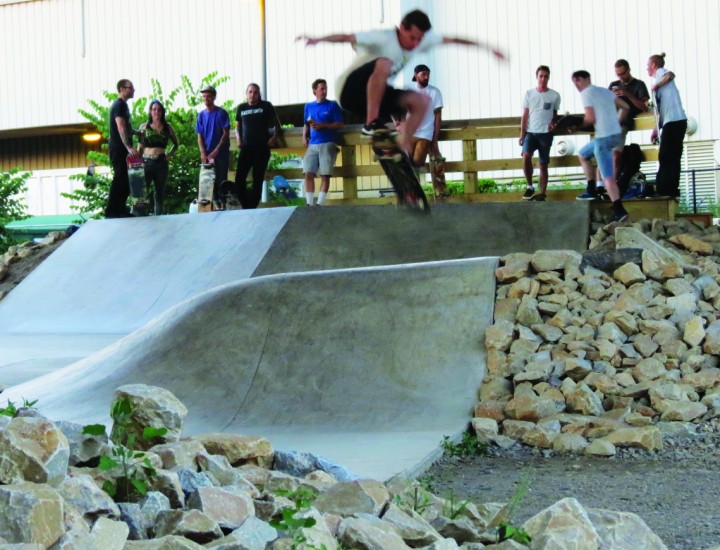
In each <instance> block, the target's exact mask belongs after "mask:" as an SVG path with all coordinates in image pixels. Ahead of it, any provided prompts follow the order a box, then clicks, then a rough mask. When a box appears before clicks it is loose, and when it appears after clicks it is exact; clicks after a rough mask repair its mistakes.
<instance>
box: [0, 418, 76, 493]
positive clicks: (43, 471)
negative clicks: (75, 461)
mask: <svg viewBox="0 0 720 550" xmlns="http://www.w3.org/2000/svg"><path fill="white" fill-rule="evenodd" d="M69 460H70V445H69V444H68V440H67V438H66V437H65V435H64V434H63V433H62V432H61V431H60V430H59V429H58V428H57V426H55V425H54V424H53V423H52V422H50V421H49V420H45V419H44V418H33V417H17V418H13V419H12V420H11V421H10V423H9V424H8V425H7V426H6V427H5V428H4V429H3V430H0V483H3V484H11V483H21V482H23V481H32V482H34V483H47V484H48V485H51V486H57V485H58V484H59V483H60V482H61V481H62V480H63V479H64V478H65V475H66V473H67V469H68V464H69Z"/></svg>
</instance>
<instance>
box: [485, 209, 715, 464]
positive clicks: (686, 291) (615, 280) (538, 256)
mask: <svg viewBox="0 0 720 550" xmlns="http://www.w3.org/2000/svg"><path fill="white" fill-rule="evenodd" d="M718 252H720V232H719V231H718V227H715V226H712V227H709V228H702V227H699V226H697V225H695V224H692V223H689V222H686V221H681V222H668V221H662V220H654V221H652V222H651V221H647V220H643V221H641V222H638V223H636V224H634V225H633V226H632V227H617V226H616V225H614V224H613V225H611V226H607V227H604V228H601V229H600V230H599V231H598V232H597V233H596V234H595V235H594V236H593V238H592V241H591V250H590V251H588V253H586V254H585V255H581V254H579V253H576V252H574V251H568V250H560V251H557V250H545V251H538V252H536V253H534V254H509V255H507V256H505V257H504V258H502V259H501V266H500V267H499V268H498V269H497V271H496V280H497V283H498V286H497V295H496V303H495V317H494V324H493V325H492V326H491V327H489V328H488V330H487V332H486V338H485V345H486V347H487V353H488V356H487V371H488V372H487V376H486V379H485V380H484V382H483V385H482V387H481V388H480V390H479V398H480V401H479V403H478V404H477V406H476V409H475V418H474V419H473V426H474V429H475V431H476V433H477V435H478V439H479V440H481V441H484V442H489V443H491V444H496V445H499V446H501V447H511V446H513V445H516V444H517V442H518V441H519V442H522V443H524V444H525V445H530V446H532V447H537V448H541V449H551V450H552V452H557V453H573V454H580V453H584V454H586V455H594V456H613V455H615V454H616V452H617V449H618V448H635V449H643V450H645V451H658V450H660V449H662V448H663V440H664V439H669V438H683V437H693V435H694V434H696V433H697V432H698V431H699V429H707V428H708V426H717V420H716V419H717V418H718V417H720V368H718V354H720V320H719V319H720V284H718V283H720V265H719V263H720V258H719V257H718V255H717V254H718ZM588 263H592V264H594V265H597V266H599V267H601V268H603V269H598V268H597V267H592V266H590V265H588ZM545 452H548V451H545Z"/></svg>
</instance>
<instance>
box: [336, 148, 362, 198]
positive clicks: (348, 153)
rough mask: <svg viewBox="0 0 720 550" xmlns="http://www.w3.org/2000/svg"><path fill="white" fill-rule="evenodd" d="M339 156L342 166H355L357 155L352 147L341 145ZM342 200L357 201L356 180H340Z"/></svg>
mask: <svg viewBox="0 0 720 550" xmlns="http://www.w3.org/2000/svg"><path fill="white" fill-rule="evenodd" d="M340 155H341V158H342V165H343V166H357V153H356V147H355V146H354V145H342V146H341V147H340ZM342 186H343V188H342V190H343V199H357V196H358V193H357V178H356V177H344V178H342Z"/></svg>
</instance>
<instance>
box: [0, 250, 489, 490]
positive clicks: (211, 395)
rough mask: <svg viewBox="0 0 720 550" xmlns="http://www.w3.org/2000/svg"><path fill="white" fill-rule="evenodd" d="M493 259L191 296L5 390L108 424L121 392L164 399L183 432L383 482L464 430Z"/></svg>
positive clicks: (334, 274) (273, 280)
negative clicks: (138, 388) (250, 444)
mask: <svg viewBox="0 0 720 550" xmlns="http://www.w3.org/2000/svg"><path fill="white" fill-rule="evenodd" d="M496 265H497V260H496V259H495V258H482V259H469V260H458V261H448V262H433V263H426V264H410V265H402V266H395V267H378V268H364V269H363V268H361V269H351V270H338V271H326V272H309V273H299V274H286V275H275V276H267V277H259V278H255V279H250V280H245V281H241V282H236V283H232V284H228V285H224V286H221V287H217V288H215V289H213V290H210V291H208V292H206V293H203V294H200V295H198V296H195V297H193V298H191V299H189V300H187V301H185V302H183V303H181V304H179V305H177V306H175V307H173V308H171V309H170V310H168V311H166V312H165V313H164V314H161V315H160V316H158V317H156V318H155V319H154V320H153V321H151V322H150V323H148V324H147V325H145V326H144V327H142V328H140V329H139V330H137V331H135V332H133V333H132V334H130V335H128V336H126V337H125V338H123V339H121V340H120V341H118V342H116V343H114V344H112V345H110V346H109V347H107V348H105V349H104V350H102V351H101V352H99V353H96V354H94V355H92V356H90V357H88V358H86V359H83V360H81V361H79V362H77V363H75V364H73V365H71V366H69V367H67V368H64V369H61V370H59V371H56V372H53V373H50V374H48V375H46V376H44V377H41V378H37V379H34V380H32V381H30V382H27V383H25V384H21V385H19V386H15V387H12V388H10V389H9V390H7V391H6V393H5V394H3V397H5V398H9V399H13V400H20V399H21V398H22V397H27V398H30V399H37V400H38V405H37V406H38V407H39V409H40V412H41V413H42V414H45V415H47V416H48V417H50V418H53V419H66V420H72V421H77V422H82V423H91V422H108V421H109V419H108V410H109V405H110V401H111V399H112V395H113V392H114V390H115V389H116V388H117V387H118V386H120V385H122V384H126V383H145V384H153V385H158V386H162V387H165V388H167V389H168V390H170V391H171V392H173V393H174V394H175V395H176V396H177V397H178V398H179V399H180V400H181V401H182V402H183V403H184V404H185V405H186V406H187V407H188V409H189V413H188V416H187V418H186V422H185V428H186V429H185V433H187V434H193V433H200V432H212V431H226V432H234V433H246V434H258V435H263V436H266V437H268V438H269V439H270V441H271V442H272V443H273V445H274V446H275V447H276V448H280V449H285V450H299V451H308V452H313V453H316V454H319V455H322V456H325V457H327V458H328V459H330V460H332V461H335V462H337V463H339V464H342V465H344V466H346V467H348V468H349V469H350V470H353V471H355V472H358V473H359V474H361V475H362V476H367V477H372V478H377V479H383V480H384V479H388V478H389V477H391V476H393V475H395V474H398V473H399V472H402V471H404V470H409V471H412V469H413V468H416V467H417V466H418V464H420V463H422V462H423V461H424V460H426V459H427V458H428V457H429V456H430V455H432V454H433V453H435V452H436V450H437V448H438V444H439V442H440V441H441V439H442V436H443V435H455V434H456V433H457V432H458V431H460V430H462V429H464V427H465V426H466V425H467V422H468V421H469V418H470V416H471V411H472V407H473V405H474V403H475V400H476V392H477V389H478V387H479V385H480V382H481V380H482V378H483V375H484V369H485V367H484V364H485V352H484V348H483V334H484V331H485V328H486V327H487V326H488V325H489V324H490V323H491V322H492V313H493V304H494V288H495V285H494V270H495V267H496Z"/></svg>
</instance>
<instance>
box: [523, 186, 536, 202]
mask: <svg viewBox="0 0 720 550" xmlns="http://www.w3.org/2000/svg"><path fill="white" fill-rule="evenodd" d="M534 194H535V189H534V188H533V187H528V188H527V189H525V192H524V193H523V196H522V200H524V201H529V200H531V198H532V196H533V195H534Z"/></svg>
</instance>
